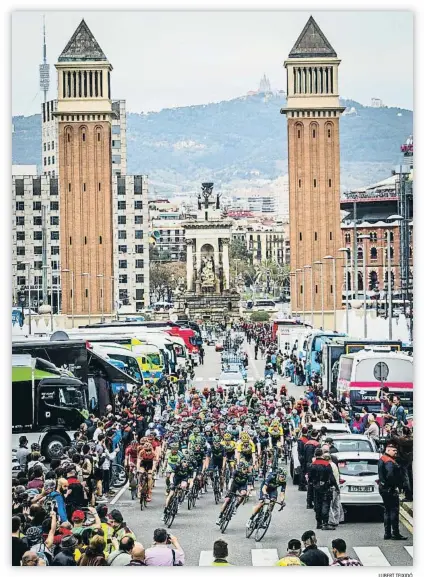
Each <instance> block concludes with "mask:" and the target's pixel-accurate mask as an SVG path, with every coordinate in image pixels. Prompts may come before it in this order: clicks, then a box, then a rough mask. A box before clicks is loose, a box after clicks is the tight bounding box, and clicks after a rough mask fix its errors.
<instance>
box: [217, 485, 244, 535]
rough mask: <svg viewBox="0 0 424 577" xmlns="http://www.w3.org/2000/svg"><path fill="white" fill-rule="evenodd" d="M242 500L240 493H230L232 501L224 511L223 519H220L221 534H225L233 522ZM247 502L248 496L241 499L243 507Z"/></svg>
mask: <svg viewBox="0 0 424 577" xmlns="http://www.w3.org/2000/svg"><path fill="white" fill-rule="evenodd" d="M239 499H240V495H239V494H238V493H230V500H229V501H228V503H227V506H226V507H225V509H224V510H223V511H222V515H221V519H220V529H221V533H225V530H226V528H227V527H228V523H229V522H230V521H231V519H232V517H233V516H234V515H235V514H236V511H237V508H238V506H239V503H238V500H239ZM245 502H246V495H243V497H242V498H241V502H240V505H243V504H244V503H245Z"/></svg>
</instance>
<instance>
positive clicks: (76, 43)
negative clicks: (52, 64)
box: [59, 19, 107, 62]
mask: <svg viewBox="0 0 424 577" xmlns="http://www.w3.org/2000/svg"><path fill="white" fill-rule="evenodd" d="M85 61H89V62H92V61H103V62H107V58H106V56H105V55H104V53H103V50H102V49H101V48H100V46H99V44H98V43H97V40H96V39H95V38H94V36H93V34H92V32H91V30H90V28H89V27H88V26H87V24H86V22H85V20H84V19H82V20H81V22H80V24H79V26H78V28H77V29H76V30H75V32H74V33H73V35H72V38H71V39H70V40H69V42H68V44H67V45H66V46H65V49H64V50H63V52H62V54H61V55H60V56H59V62H85Z"/></svg>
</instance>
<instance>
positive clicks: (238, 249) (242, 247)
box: [228, 238, 252, 262]
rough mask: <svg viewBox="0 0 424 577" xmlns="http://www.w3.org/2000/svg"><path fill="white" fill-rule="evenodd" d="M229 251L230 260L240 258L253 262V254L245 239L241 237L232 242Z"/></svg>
mask: <svg viewBox="0 0 424 577" xmlns="http://www.w3.org/2000/svg"><path fill="white" fill-rule="evenodd" d="M228 252H229V256H230V261H231V260H233V259H239V260H241V261H245V262H252V255H251V254H250V252H249V251H248V249H247V246H246V243H245V241H244V240H242V239H241V238H235V239H233V240H232V241H231V242H230V246H229V250H228Z"/></svg>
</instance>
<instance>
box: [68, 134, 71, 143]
mask: <svg viewBox="0 0 424 577" xmlns="http://www.w3.org/2000/svg"><path fill="white" fill-rule="evenodd" d="M68 142H71V135H70V134H69V132H68Z"/></svg>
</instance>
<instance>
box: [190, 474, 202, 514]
mask: <svg viewBox="0 0 424 577" xmlns="http://www.w3.org/2000/svg"><path fill="white" fill-rule="evenodd" d="M199 491H200V482H199V478H198V477H196V478H195V479H194V481H193V485H192V486H191V489H190V490H189V492H188V494H187V507H188V510H189V511H190V509H192V508H193V507H195V506H196V501H197V499H198V498H199Z"/></svg>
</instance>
